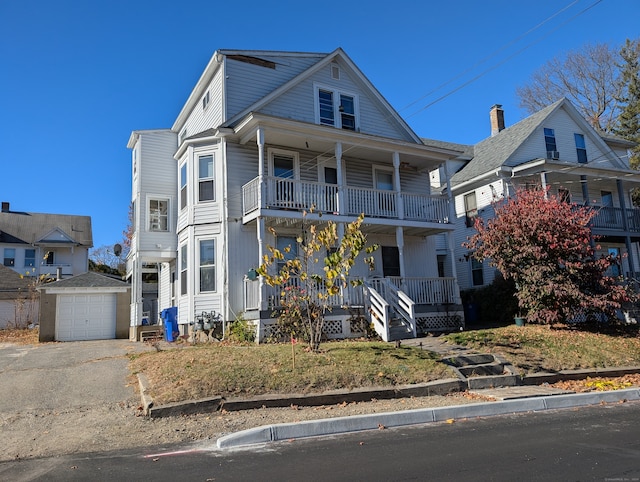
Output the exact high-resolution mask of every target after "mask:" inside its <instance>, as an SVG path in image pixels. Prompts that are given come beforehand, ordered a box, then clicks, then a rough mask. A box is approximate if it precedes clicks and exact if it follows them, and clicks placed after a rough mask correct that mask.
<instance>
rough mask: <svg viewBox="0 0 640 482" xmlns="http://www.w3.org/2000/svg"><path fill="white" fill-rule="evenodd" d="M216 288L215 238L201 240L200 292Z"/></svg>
mask: <svg viewBox="0 0 640 482" xmlns="http://www.w3.org/2000/svg"><path fill="white" fill-rule="evenodd" d="M215 290H216V256H215V242H214V240H213V239H201V240H200V293H204V292H207V291H215Z"/></svg>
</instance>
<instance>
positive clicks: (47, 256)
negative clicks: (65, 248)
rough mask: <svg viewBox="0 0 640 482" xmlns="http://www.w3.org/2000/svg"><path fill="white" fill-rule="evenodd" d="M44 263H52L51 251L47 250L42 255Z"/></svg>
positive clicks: (52, 255)
mask: <svg viewBox="0 0 640 482" xmlns="http://www.w3.org/2000/svg"><path fill="white" fill-rule="evenodd" d="M44 263H45V264H46V265H49V266H50V265H52V264H54V254H53V251H47V254H45V255H44Z"/></svg>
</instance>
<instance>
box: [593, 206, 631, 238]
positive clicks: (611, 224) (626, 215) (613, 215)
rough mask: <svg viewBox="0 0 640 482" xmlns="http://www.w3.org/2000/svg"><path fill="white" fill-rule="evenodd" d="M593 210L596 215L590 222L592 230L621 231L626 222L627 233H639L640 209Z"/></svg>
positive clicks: (599, 208) (609, 208)
mask: <svg viewBox="0 0 640 482" xmlns="http://www.w3.org/2000/svg"><path fill="white" fill-rule="evenodd" d="M593 209H594V210H595V211H596V215H595V216H594V218H593V219H592V221H591V226H592V227H593V228H597V229H610V230H618V231H623V230H624V228H625V226H624V223H625V220H626V223H627V230H628V231H631V232H640V209H636V208H631V209H622V208H612V207H595V206H594V207H593Z"/></svg>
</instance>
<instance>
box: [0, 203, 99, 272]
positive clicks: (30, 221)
mask: <svg viewBox="0 0 640 482" xmlns="http://www.w3.org/2000/svg"><path fill="white" fill-rule="evenodd" d="M92 246H93V235H92V231H91V218H90V217H89V216H76V215H67V214H44V213H27V212H22V211H12V210H11V206H10V204H9V203H8V202H3V203H2V210H1V211H0V255H1V256H2V258H3V264H4V266H6V267H7V268H11V269H12V270H14V271H16V272H17V273H19V274H21V275H23V276H41V275H44V276H49V277H62V278H68V277H71V276H74V275H77V274H81V273H85V272H87V271H88V270H89V249H90V248H91V247H92Z"/></svg>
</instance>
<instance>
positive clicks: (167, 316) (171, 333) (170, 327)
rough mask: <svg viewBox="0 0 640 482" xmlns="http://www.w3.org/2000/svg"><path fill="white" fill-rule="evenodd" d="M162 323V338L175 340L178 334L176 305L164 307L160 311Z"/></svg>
mask: <svg viewBox="0 0 640 482" xmlns="http://www.w3.org/2000/svg"><path fill="white" fill-rule="evenodd" d="M161 316H162V325H163V326H164V339H165V340H166V341H175V339H176V337H177V336H178V333H179V331H178V307H177V306H172V307H171V308H165V309H164V310H162V312H161Z"/></svg>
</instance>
